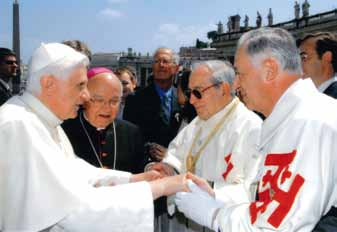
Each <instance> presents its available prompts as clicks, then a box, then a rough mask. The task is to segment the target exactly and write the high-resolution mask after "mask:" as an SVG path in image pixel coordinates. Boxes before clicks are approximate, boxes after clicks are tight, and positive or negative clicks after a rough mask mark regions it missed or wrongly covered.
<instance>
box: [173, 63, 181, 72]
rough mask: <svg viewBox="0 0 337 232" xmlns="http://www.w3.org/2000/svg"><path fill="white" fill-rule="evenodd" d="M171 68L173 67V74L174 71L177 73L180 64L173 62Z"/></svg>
mask: <svg viewBox="0 0 337 232" xmlns="http://www.w3.org/2000/svg"><path fill="white" fill-rule="evenodd" d="M172 68H173V72H174V74H176V73H178V71H179V69H180V65H179V64H174V65H173V67H172Z"/></svg>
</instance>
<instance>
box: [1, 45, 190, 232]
mask: <svg viewBox="0 0 337 232" xmlns="http://www.w3.org/2000/svg"><path fill="white" fill-rule="evenodd" d="M87 65H88V59H87V58H86V57H85V56H84V55H82V54H80V53H78V52H76V51H75V50H73V49H72V48H70V47H68V46H66V45H62V44H58V43H50V44H42V45H41V46H40V47H39V48H37V49H36V50H35V51H34V53H33V55H32V58H31V60H30V64H29V77H28V86H27V91H26V92H25V93H24V94H23V95H22V96H15V97H13V98H11V99H10V100H9V101H8V102H7V103H6V104H4V105H3V106H2V107H1V108H0V147H1V152H0V189H1V191H0V231H3V232H5V231H41V230H43V231H153V200H154V199H156V198H157V197H160V196H163V195H168V194H172V193H174V192H175V191H177V190H183V188H184V177H183V176H178V177H176V178H164V179H157V180H154V181H151V182H145V181H141V180H152V179H156V178H157V177H159V173H157V172H154V171H152V172H148V173H143V174H138V175H132V174H131V173H127V172H119V171H113V170H105V169H100V168H95V167H93V166H91V165H89V164H87V163H86V162H84V161H83V160H81V159H79V158H77V157H76V156H75V155H74V153H73V150H72V147H71V145H70V143H69V141H68V139H67V137H66V135H65V134H64V132H63V130H62V129H61V127H60V124H61V122H62V120H65V119H67V118H74V117H76V115H77V110H78V108H79V106H80V105H81V104H82V103H83V102H84V101H86V100H89V93H88V90H87V87H86V85H87V75H86V66H87ZM136 181H140V182H138V183H132V184H125V183H129V182H136ZM122 184H124V185H122ZM112 185H113V186H112Z"/></svg>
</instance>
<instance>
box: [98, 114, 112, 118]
mask: <svg viewBox="0 0 337 232" xmlns="http://www.w3.org/2000/svg"><path fill="white" fill-rule="evenodd" d="M98 116H100V117H101V118H104V119H110V115H109V114H99V115H98Z"/></svg>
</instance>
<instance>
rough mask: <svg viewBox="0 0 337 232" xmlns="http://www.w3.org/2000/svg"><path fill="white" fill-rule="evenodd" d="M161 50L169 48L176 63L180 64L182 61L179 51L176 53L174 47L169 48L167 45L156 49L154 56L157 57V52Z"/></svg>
mask: <svg viewBox="0 0 337 232" xmlns="http://www.w3.org/2000/svg"><path fill="white" fill-rule="evenodd" d="M161 50H169V51H170V52H171V53H172V61H173V63H174V64H176V65H179V62H180V57H179V55H178V54H177V53H175V52H174V51H173V49H171V48H167V47H159V48H157V49H156V50H155V52H154V54H153V57H155V56H156V55H157V53H158V52H159V51H161Z"/></svg>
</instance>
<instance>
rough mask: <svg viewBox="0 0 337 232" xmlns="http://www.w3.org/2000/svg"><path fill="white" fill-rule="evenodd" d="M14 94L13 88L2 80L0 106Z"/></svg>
mask: <svg viewBox="0 0 337 232" xmlns="http://www.w3.org/2000/svg"><path fill="white" fill-rule="evenodd" d="M11 96H12V93H11V90H10V89H8V88H7V86H5V85H4V84H3V83H2V82H1V81H0V106H1V105H2V104H4V103H5V102H6V101H7V100H8V99H9V98H10V97H11Z"/></svg>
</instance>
